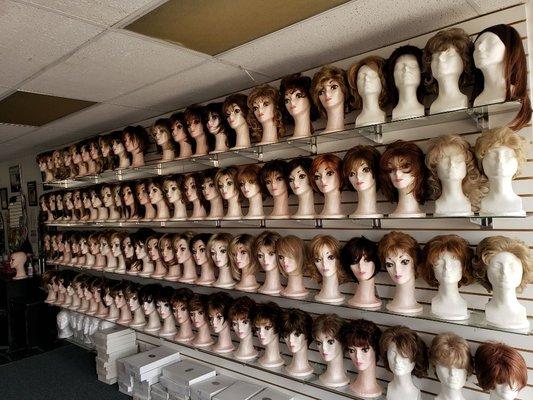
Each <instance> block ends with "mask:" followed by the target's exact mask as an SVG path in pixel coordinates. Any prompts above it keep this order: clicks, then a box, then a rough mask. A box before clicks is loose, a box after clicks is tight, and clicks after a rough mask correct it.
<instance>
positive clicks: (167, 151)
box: [161, 143, 175, 161]
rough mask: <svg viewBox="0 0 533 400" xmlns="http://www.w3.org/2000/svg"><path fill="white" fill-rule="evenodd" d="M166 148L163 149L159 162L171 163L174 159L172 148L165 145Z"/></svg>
mask: <svg viewBox="0 0 533 400" xmlns="http://www.w3.org/2000/svg"><path fill="white" fill-rule="evenodd" d="M166 145H167V148H163V157H162V159H161V161H172V160H173V159H174V157H175V154H174V149H173V148H172V147H168V145H169V143H166Z"/></svg>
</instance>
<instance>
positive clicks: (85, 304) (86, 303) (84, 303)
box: [79, 297, 89, 311]
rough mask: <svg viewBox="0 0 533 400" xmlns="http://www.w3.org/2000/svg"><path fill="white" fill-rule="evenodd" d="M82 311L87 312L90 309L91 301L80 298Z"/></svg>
mask: <svg viewBox="0 0 533 400" xmlns="http://www.w3.org/2000/svg"><path fill="white" fill-rule="evenodd" d="M80 302H81V305H80V308H79V310H80V311H86V310H87V309H88V308H89V300H87V299H86V298H85V297H82V298H80Z"/></svg>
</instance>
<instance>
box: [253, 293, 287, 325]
mask: <svg viewBox="0 0 533 400" xmlns="http://www.w3.org/2000/svg"><path fill="white" fill-rule="evenodd" d="M281 312H282V310H281V307H280V306H278V304H277V303H274V302H273V301H269V302H268V303H264V304H258V305H257V307H256V308H255V311H254V313H253V317H252V325H253V326H254V328H257V326H259V325H268V324H271V325H272V329H273V331H274V333H279V332H280V327H281Z"/></svg>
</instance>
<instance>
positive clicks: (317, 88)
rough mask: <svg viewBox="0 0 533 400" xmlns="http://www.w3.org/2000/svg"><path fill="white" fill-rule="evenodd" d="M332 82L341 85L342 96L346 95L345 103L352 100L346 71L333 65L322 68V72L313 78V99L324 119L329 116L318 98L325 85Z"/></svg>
mask: <svg viewBox="0 0 533 400" xmlns="http://www.w3.org/2000/svg"><path fill="white" fill-rule="evenodd" d="M330 80H333V81H335V82H337V83H338V84H339V87H340V89H341V91H342V94H343V95H344V101H345V102H346V100H349V98H350V93H349V91H348V84H347V79H346V71H344V70H343V69H341V68H339V67H334V66H333V65H326V66H325V67H322V68H321V69H320V71H318V72H317V73H316V74H315V75H314V76H313V80H312V81H311V97H312V98H313V102H314V103H315V105H316V106H317V107H318V111H319V112H320V115H322V117H324V118H326V117H327V115H328V114H327V112H326V109H325V108H324V106H323V105H322V102H321V101H320V99H319V97H318V96H319V94H320V92H321V91H322V90H324V85H325V84H326V83H327V82H329V81H330Z"/></svg>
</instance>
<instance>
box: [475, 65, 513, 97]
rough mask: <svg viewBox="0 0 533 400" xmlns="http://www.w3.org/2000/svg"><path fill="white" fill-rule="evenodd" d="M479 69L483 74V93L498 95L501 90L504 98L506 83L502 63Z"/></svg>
mask: <svg viewBox="0 0 533 400" xmlns="http://www.w3.org/2000/svg"><path fill="white" fill-rule="evenodd" d="M480 69H481V72H483V92H493V91H494V92H496V93H499V92H501V91H502V89H503V96H504V97H505V89H506V87H507V82H506V81H505V73H504V66H503V62H501V63H498V64H491V65H487V66H485V67H484V68H480Z"/></svg>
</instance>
